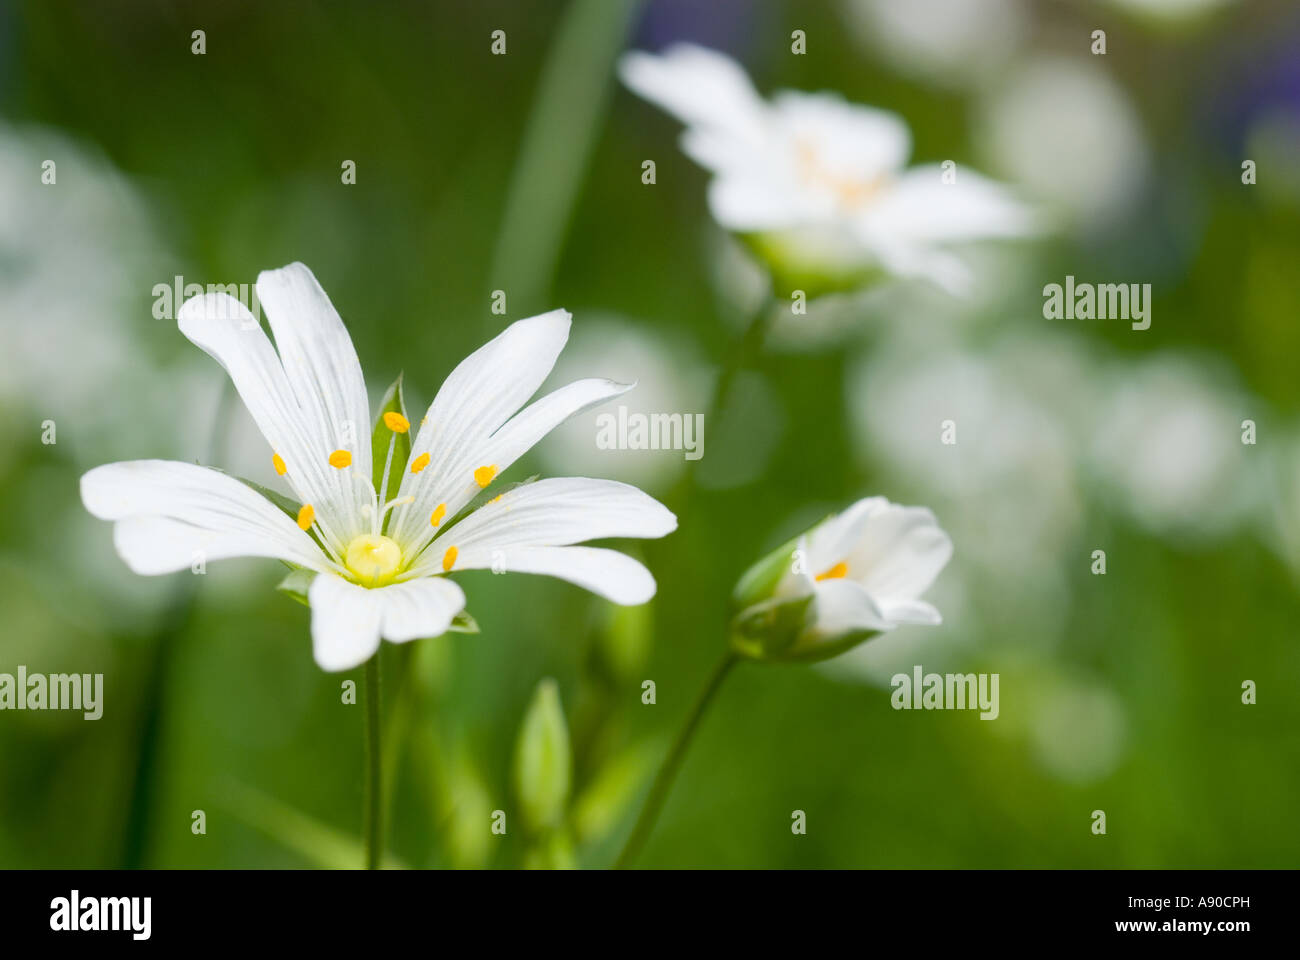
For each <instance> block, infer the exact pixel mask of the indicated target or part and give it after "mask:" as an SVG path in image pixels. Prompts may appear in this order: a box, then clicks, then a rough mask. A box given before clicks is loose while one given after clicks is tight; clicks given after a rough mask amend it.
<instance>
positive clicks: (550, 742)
mask: <svg viewBox="0 0 1300 960" xmlns="http://www.w3.org/2000/svg"><path fill="white" fill-rule="evenodd" d="M514 766H515V769H514V779H515V793H516V795H517V796H518V798H519V807H520V810H521V811H522V813H523V817H524V823H525V825H526V826H527V827H528V828H529V829H530V830H532V831H533V832H534V833H540V832H542V831H544V830H548V829H551V828H554V827H556V826H558V825H559V823H560V821H561V820H562V819H563V817H564V809H565V805H566V804H567V803H568V800H569V789H570V787H571V786H572V777H573V755H572V751H571V748H570V745H569V727H568V725H567V724H566V723H565V721H564V709H563V708H562V707H561V706H560V688H559V686H558V685H557V684H556V682H555V681H554V680H552V679H550V678H549V677H548V678H547V679H545V680H543V681H542V682H541V683H539V684H538V685H537V691H536V692H535V693H534V694H533V699H532V702H531V703H529V705H528V710H527V712H526V713H525V714H524V722H523V725H522V726H521V727H520V729H519V739H518V741H517V742H516V743H515V764H514Z"/></svg>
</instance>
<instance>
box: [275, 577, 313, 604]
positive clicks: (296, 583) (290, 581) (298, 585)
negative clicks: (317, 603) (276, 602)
mask: <svg viewBox="0 0 1300 960" xmlns="http://www.w3.org/2000/svg"><path fill="white" fill-rule="evenodd" d="M315 579H316V571H315V570H308V569H307V568H306V567H297V568H295V569H293V570H290V571H289V573H288V574H286V576H285V578H284V579H283V580H281V581H280V582H279V583H278V584H276V587H275V589H277V590H279V591H280V592H281V593H286V594H288V595H289V596H291V597H293V599H295V600H297V601H298V602H299V603H301V604H302V605H303V606H304V607H309V606H311V603H310V602H309V601H308V599H307V591H308V589H309V588H310V587H311V582H312V581H313V580H315Z"/></svg>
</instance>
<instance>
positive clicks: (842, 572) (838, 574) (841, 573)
mask: <svg viewBox="0 0 1300 960" xmlns="http://www.w3.org/2000/svg"><path fill="white" fill-rule="evenodd" d="M848 572H849V565H848V564H847V563H845V562H844V561H843V560H841V561H840V562H839V563H837V564H835V566H833V567H831V568H830V569H829V570H826V571H824V572H822V573H819V574H817V579H818V580H842V579H843V578H844V577H845V576H846V575H847V574H848Z"/></svg>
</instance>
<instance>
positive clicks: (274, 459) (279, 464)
mask: <svg viewBox="0 0 1300 960" xmlns="http://www.w3.org/2000/svg"><path fill="white" fill-rule="evenodd" d="M271 466H273V467H275V472H276V474H277V475H278V476H281V477H283V476H284V473H285V471H286V470H288V469H289V468H288V467H286V466H285V465H284V457H282V456H280V455H279V454H278V453H273V454H271Z"/></svg>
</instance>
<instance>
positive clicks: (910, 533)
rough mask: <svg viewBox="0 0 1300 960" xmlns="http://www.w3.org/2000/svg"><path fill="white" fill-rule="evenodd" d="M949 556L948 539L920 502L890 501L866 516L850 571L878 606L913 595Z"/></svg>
mask: <svg viewBox="0 0 1300 960" xmlns="http://www.w3.org/2000/svg"><path fill="white" fill-rule="evenodd" d="M951 557H952V540H951V539H949V537H948V535H947V534H946V533H944V531H943V530H942V529H941V528H940V527H939V525H938V523H937V522H936V521H935V519H934V514H932V513H931V512H930V511H929V510H927V509H925V508H924V507H900V506H898V505H896V504H890V505H889V507H888V508H887V509H885V510H884V511H883V512H881V513H880V514H878V515H877V516H874V517H872V518H871V522H870V523H869V524H867V527H866V531H865V535H864V537H863V539H862V541H861V543H859V545H858V547H857V549H856V550H855V551H854V552H853V554H852V556H850V558H849V560H848V565H849V576H850V577H852V578H853V579H855V580H857V581H858V582H859V583H861V584H862V585H863V586H864V587H865V588H866V589H867V590H868V591H869V592H870V593H871V595H872V596H874V597H876V598H877V599H878V600H879V601H880V603H881V604H882V605H891V604H895V603H898V602H900V601H905V600H915V599H916V598H917V597H919V596H920V595H921V594H922V593H923V592H925V590H926V588H928V587H929V586H930V584H932V583H933V582H934V579H935V577H937V576H938V575H939V571H940V570H942V569H943V568H944V566H945V565H946V564H947V563H948V560H949V559H950V558H951Z"/></svg>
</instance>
